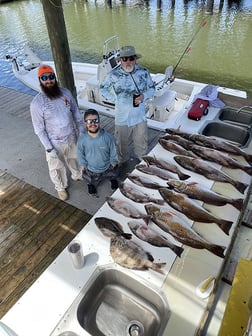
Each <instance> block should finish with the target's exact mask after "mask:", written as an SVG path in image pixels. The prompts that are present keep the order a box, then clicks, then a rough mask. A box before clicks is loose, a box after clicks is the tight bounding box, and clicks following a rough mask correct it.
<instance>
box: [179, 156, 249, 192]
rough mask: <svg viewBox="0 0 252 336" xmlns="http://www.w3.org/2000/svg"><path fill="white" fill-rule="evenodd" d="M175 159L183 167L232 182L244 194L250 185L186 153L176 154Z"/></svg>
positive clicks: (212, 178) (211, 177)
mask: <svg viewBox="0 0 252 336" xmlns="http://www.w3.org/2000/svg"><path fill="white" fill-rule="evenodd" d="M174 160H175V161H176V162H177V163H178V164H180V165H181V166H182V167H184V168H186V169H189V170H191V171H193V172H195V173H198V174H201V175H203V176H205V177H207V178H209V179H210V180H214V181H219V182H224V183H230V184H232V185H233V186H234V187H235V188H236V189H237V190H238V191H239V192H240V193H242V194H244V191H245V189H246V188H247V186H248V185H247V184H245V183H242V182H239V181H235V180H233V179H232V178H231V177H230V176H228V175H227V174H225V173H223V172H222V171H220V170H219V169H216V168H215V167H213V166H212V165H211V164H209V162H206V161H204V160H202V159H196V158H189V157H188V156H184V155H176V156H174Z"/></svg>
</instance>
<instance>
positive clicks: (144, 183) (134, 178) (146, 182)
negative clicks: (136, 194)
mask: <svg viewBox="0 0 252 336" xmlns="http://www.w3.org/2000/svg"><path fill="white" fill-rule="evenodd" d="M128 178H129V179H130V181H131V182H133V183H135V184H137V185H139V186H141V187H145V188H150V189H159V188H161V187H162V186H161V185H160V184H158V183H157V182H155V181H152V180H151V179H149V178H147V177H144V176H139V175H134V174H129V175H128Z"/></svg>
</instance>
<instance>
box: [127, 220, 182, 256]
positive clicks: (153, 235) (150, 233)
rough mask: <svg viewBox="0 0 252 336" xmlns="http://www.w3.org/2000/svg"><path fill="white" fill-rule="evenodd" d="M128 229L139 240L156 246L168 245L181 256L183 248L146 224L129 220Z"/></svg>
mask: <svg viewBox="0 0 252 336" xmlns="http://www.w3.org/2000/svg"><path fill="white" fill-rule="evenodd" d="M128 226H129V228H130V230H131V231H132V232H133V233H134V234H135V235H136V236H137V237H138V238H139V239H141V240H143V241H146V242H147V243H149V244H151V245H153V246H157V247H168V248H170V249H171V250H172V251H173V252H174V253H175V254H176V255H177V256H178V257H180V256H181V254H182V253H183V251H184V249H183V248H182V247H180V246H177V245H175V244H173V243H172V242H171V241H170V240H169V239H167V238H166V237H165V236H163V235H160V234H159V233H157V232H156V231H155V230H153V229H151V228H150V227H149V226H148V225H145V224H140V223H139V222H137V221H130V222H129V223H128Z"/></svg>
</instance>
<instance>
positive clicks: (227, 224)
mask: <svg viewBox="0 0 252 336" xmlns="http://www.w3.org/2000/svg"><path fill="white" fill-rule="evenodd" d="M232 225H233V222H232V221H229V220H223V221H222V222H220V223H218V226H219V227H220V228H221V230H222V231H223V232H225V233H226V234H227V235H229V231H230V229H231V227H232Z"/></svg>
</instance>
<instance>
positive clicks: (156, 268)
mask: <svg viewBox="0 0 252 336" xmlns="http://www.w3.org/2000/svg"><path fill="white" fill-rule="evenodd" d="M165 265H166V263H165V262H163V263H153V264H152V267H151V269H152V270H153V271H156V272H158V273H160V274H164V275H165V272H164V271H163V270H162V269H161V268H162V267H164V266H165Z"/></svg>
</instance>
